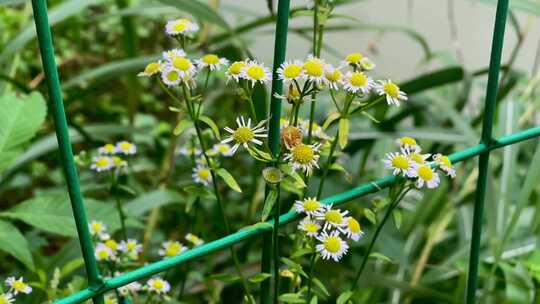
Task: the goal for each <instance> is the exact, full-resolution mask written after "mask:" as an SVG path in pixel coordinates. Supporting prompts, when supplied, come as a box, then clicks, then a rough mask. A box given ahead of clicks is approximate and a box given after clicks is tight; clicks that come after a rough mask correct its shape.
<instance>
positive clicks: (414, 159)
mask: <svg viewBox="0 0 540 304" xmlns="http://www.w3.org/2000/svg"><path fill="white" fill-rule="evenodd" d="M396 143H397V144H398V145H399V147H400V151H399V152H392V153H388V154H386V158H385V159H384V160H383V162H384V166H385V168H387V169H390V170H392V174H394V175H399V176H403V177H406V178H409V179H412V180H415V185H416V187H418V188H422V187H424V186H425V187H427V188H430V189H431V188H436V187H437V186H439V183H440V177H439V173H438V172H437V171H438V170H440V171H442V172H443V173H444V174H445V175H447V176H450V177H452V178H454V177H455V176H456V170H455V168H454V165H453V164H452V161H450V159H449V158H448V156H446V155H442V154H438V153H437V154H433V155H432V154H429V153H422V148H421V147H420V145H418V143H417V142H416V140H415V139H414V138H412V137H407V136H406V137H401V138H398V139H397V140H396ZM430 158H431V161H430Z"/></svg>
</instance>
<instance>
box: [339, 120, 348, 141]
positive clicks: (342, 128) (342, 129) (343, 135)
mask: <svg viewBox="0 0 540 304" xmlns="http://www.w3.org/2000/svg"><path fill="white" fill-rule="evenodd" d="M338 136H339V137H338V143H339V147H340V148H341V149H344V148H345V146H347V142H348V141H349V119H347V118H342V119H340V120H339V134H338Z"/></svg>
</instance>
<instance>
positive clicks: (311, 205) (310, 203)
mask: <svg viewBox="0 0 540 304" xmlns="http://www.w3.org/2000/svg"><path fill="white" fill-rule="evenodd" d="M320 206H321V203H319V201H317V200H314V199H306V200H305V201H304V209H306V211H315V210H317V209H319V207H320Z"/></svg>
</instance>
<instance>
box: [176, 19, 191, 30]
mask: <svg viewBox="0 0 540 304" xmlns="http://www.w3.org/2000/svg"><path fill="white" fill-rule="evenodd" d="M188 24H189V20H187V19H179V20H176V22H174V23H173V25H172V29H173V30H174V31H175V32H183V31H185V30H186V28H187V26H188Z"/></svg>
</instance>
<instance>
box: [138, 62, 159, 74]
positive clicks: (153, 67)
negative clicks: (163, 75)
mask: <svg viewBox="0 0 540 304" xmlns="http://www.w3.org/2000/svg"><path fill="white" fill-rule="evenodd" d="M160 71H161V61H159V60H158V61H155V62H150V63H149V64H147V65H146V67H145V68H144V71H142V72H140V73H139V74H137V76H139V77H150V76H154V75H156V74H157V73H159V72H160Z"/></svg>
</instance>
